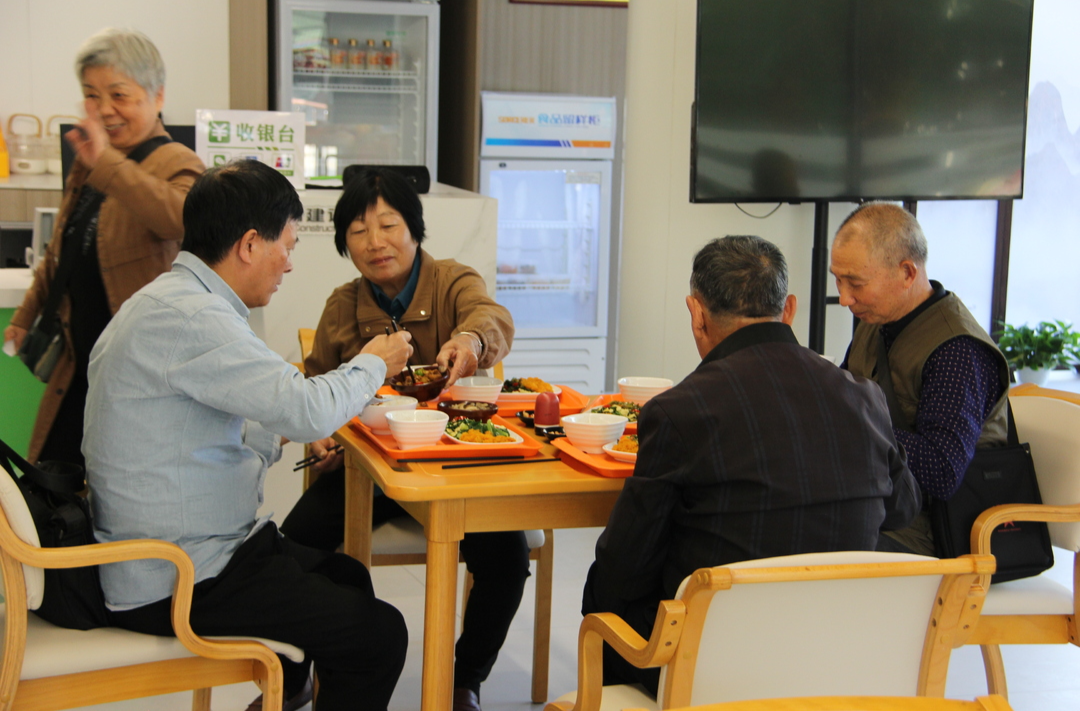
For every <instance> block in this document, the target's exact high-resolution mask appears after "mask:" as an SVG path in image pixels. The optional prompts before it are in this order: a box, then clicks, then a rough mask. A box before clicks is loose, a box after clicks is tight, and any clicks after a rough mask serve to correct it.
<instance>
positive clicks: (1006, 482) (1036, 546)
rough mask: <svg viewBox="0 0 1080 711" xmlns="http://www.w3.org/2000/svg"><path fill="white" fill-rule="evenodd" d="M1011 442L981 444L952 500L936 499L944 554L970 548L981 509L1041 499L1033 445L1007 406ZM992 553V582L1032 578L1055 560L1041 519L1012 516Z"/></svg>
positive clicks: (936, 526)
mask: <svg viewBox="0 0 1080 711" xmlns="http://www.w3.org/2000/svg"><path fill="white" fill-rule="evenodd" d="M1008 417H1009V444H1008V445H1006V446H1004V447H996V448H993V449H979V450H976V451H975V457H974V458H973V459H972V460H971V464H970V465H968V468H967V471H965V472H964V479H963V481H962V482H960V488H959V489H957V490H956V493H955V494H953V496H952V498H951V499H949V500H948V501H942V500H940V499H934V500H933V502H932V503H931V505H930V522H931V525H932V526H933V531H934V549H935V552H936V553H937V554H938V557H940V558H955V557H956V556H958V555H964V554H966V553H970V552H971V527H972V526H973V525H974V523H975V519H976V518H978V517H979V514H981V513H982V512H983V511H985V510H986V509H988V508H991V507H993V506H998V505H1000V504H1041V503H1042V497H1041V496H1040V495H1039V482H1038V479H1037V478H1036V476H1035V465H1034V463H1032V461H1031V448H1030V447H1029V446H1028V445H1027V444H1026V443H1025V444H1020V442H1019V439H1018V437H1017V435H1016V426H1015V424H1014V423H1013V418H1012V407H1010V408H1009V411H1008ZM990 552H991V553H993V554H994V557H995V558H996V559H997V573H995V574H994V577H993V578H992V579H991V582H992V583H1004V582H1006V581H1009V580H1018V579H1019V578H1029V577H1032V576H1034V575H1038V574H1039V573H1041V572H1043V571H1044V570H1047V569H1048V568H1050V567H1052V566H1053V565H1054V549H1053V547H1052V546H1051V544H1050V530H1049V529H1048V528H1047V526H1046V523H1045V522H1042V521H1012V522H1009V523H1006V524H1004V525H1002V526H998V527H997V528H996V529H994V532H993V533H992V534H991V535H990Z"/></svg>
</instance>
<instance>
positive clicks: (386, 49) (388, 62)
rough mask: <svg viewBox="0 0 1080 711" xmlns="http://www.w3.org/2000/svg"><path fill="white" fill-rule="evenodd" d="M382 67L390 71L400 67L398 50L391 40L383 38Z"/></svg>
mask: <svg viewBox="0 0 1080 711" xmlns="http://www.w3.org/2000/svg"><path fill="white" fill-rule="evenodd" d="M382 68H383V69H385V70H386V71H388V72H396V71H397V70H398V69H400V67H398V51H397V50H396V49H394V48H393V46H392V45H391V42H390V40H383V52H382Z"/></svg>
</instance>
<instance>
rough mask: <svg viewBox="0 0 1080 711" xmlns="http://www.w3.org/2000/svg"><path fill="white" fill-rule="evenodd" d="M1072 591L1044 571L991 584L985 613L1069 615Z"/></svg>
mask: <svg viewBox="0 0 1080 711" xmlns="http://www.w3.org/2000/svg"><path fill="white" fill-rule="evenodd" d="M1072 613H1073V594H1072V591H1071V590H1069V589H1068V588H1067V587H1065V586H1064V585H1062V584H1061V583H1058V582H1056V581H1054V580H1051V579H1050V578H1049V577H1048V576H1046V575H1036V576H1035V577H1033V578H1023V579H1021V580H1011V581H1009V582H1007V583H997V584H996V585H991V586H990V591H989V592H988V593H987V594H986V601H985V602H984V603H983V609H982V614H984V615H1071V614H1072Z"/></svg>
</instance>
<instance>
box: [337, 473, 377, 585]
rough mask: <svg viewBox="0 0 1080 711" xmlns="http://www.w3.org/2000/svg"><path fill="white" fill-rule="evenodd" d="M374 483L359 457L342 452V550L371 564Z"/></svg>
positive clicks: (367, 564) (364, 562) (366, 563)
mask: <svg viewBox="0 0 1080 711" xmlns="http://www.w3.org/2000/svg"><path fill="white" fill-rule="evenodd" d="M374 498H375V483H374V482H373V481H372V479H371V477H370V476H368V473H367V472H366V471H364V469H363V466H362V465H361V464H360V460H359V458H358V457H357V456H356V455H355V454H352V453H347V454H346V455H345V544H344V551H345V553H346V554H347V555H351V556H352V557H353V558H356V559H357V560H359V561H360V562H361V563H363V564H364V565H366V566H367V567H368V568H369V569H370V568H371V511H372V501H373V499H374Z"/></svg>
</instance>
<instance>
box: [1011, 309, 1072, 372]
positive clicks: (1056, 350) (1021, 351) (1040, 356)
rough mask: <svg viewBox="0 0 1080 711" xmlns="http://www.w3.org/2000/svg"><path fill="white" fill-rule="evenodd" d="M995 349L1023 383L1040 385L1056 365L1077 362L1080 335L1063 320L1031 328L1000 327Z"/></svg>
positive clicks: (1041, 323) (1042, 323) (1044, 322)
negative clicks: (999, 351) (1003, 355)
mask: <svg viewBox="0 0 1080 711" xmlns="http://www.w3.org/2000/svg"><path fill="white" fill-rule="evenodd" d="M996 335H997V336H998V347H999V348H1001V352H1002V353H1004V354H1005V359H1006V360H1007V361H1009V365H1011V366H1012V367H1013V368H1015V369H1016V376H1017V379H1018V380H1019V381H1020V382H1022V383H1035V384H1036V385H1042V384H1043V383H1045V382H1046V376H1047V374H1048V373H1049V372H1050V371H1051V370H1053V369H1054V368H1056V367H1058V366H1065V367H1068V366H1069V365H1071V364H1073V363H1075V362H1077V361H1080V333H1077V332H1075V331H1073V330H1072V324H1070V323H1067V322H1065V321H1041V322H1040V323H1039V325H1037V326H1035V327H1034V328H1032V327H1030V326H1028V325H1027V324H1026V323H1025V324H1024V325H1022V326H1010V325H1009V324H1007V323H1005V324H1002V329H1001V330H1000V331H998V333H997V334H996Z"/></svg>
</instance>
